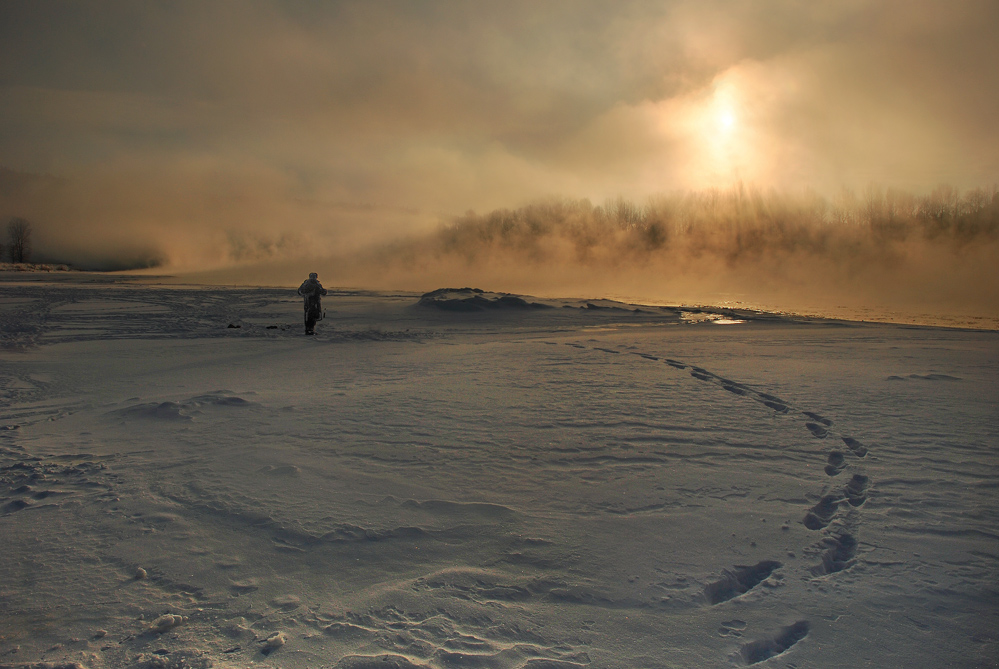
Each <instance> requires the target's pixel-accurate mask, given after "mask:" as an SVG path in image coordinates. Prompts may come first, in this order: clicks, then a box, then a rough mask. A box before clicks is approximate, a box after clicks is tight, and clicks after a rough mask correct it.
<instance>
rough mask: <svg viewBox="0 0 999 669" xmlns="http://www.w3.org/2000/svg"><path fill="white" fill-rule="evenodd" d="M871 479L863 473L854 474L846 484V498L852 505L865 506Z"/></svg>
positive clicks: (844, 490)
mask: <svg viewBox="0 0 999 669" xmlns="http://www.w3.org/2000/svg"><path fill="white" fill-rule="evenodd" d="M869 482H870V479H869V478H868V477H866V476H864V475H863V474H854V475H853V478H852V479H850V481H849V482H848V483H847V484H846V487H845V488H844V489H843V492H844V493H846V500H847V501H848V502H849V503H850V506H863V504H864V502H866V501H867V486H868V484H869Z"/></svg>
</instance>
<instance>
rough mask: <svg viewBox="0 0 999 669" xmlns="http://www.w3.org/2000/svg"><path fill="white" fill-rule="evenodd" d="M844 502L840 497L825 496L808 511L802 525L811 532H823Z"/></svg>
mask: <svg viewBox="0 0 999 669" xmlns="http://www.w3.org/2000/svg"><path fill="white" fill-rule="evenodd" d="M842 501H843V498H842V497H840V496H838V495H825V496H824V497H823V498H822V499H820V500H819V501H818V503H817V504H816V505H815V506H813V507H812V508H811V509H809V510H808V513H807V514H806V515H805V519H804V520H803V521H802V523H803V524H804V525H805V527H807V528H808V529H810V530H821V529H822V528H824V527H825V526H826V525H828V524H829V523H830V521H832V519H833V516H835V515H836V512H837V511H838V510H839V503H840V502H842Z"/></svg>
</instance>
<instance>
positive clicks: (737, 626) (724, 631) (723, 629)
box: [718, 620, 746, 637]
mask: <svg viewBox="0 0 999 669" xmlns="http://www.w3.org/2000/svg"><path fill="white" fill-rule="evenodd" d="M744 629H746V621H745V620H726V621H725V622H723V623H721V625H719V627H718V636H733V637H740V636H742V630H744Z"/></svg>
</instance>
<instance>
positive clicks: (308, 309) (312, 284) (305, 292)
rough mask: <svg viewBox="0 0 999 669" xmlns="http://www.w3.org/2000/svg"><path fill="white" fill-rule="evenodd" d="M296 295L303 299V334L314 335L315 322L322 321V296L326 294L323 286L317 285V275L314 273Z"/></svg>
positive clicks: (303, 283)
mask: <svg viewBox="0 0 999 669" xmlns="http://www.w3.org/2000/svg"><path fill="white" fill-rule="evenodd" d="M298 294H299V295H301V296H302V297H304V298H305V334H307V335H314V334H316V321H318V320H322V317H323V304H322V296H323V295H325V294H326V289H325V288H323V284H321V283H319V275H318V274H316V273H315V272H312V273H311V274H309V278H308V279H306V280H305V281H303V282H302V285H301V286H299V287H298Z"/></svg>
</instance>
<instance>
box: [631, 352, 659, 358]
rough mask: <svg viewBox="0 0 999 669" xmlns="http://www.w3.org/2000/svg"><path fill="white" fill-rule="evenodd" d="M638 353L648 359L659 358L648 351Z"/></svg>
mask: <svg viewBox="0 0 999 669" xmlns="http://www.w3.org/2000/svg"><path fill="white" fill-rule="evenodd" d="M636 355H639V356H641V357H643V358H645V359H646V360H658V359H659V358H657V357H656V356H654V355H649V354H648V353H636Z"/></svg>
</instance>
